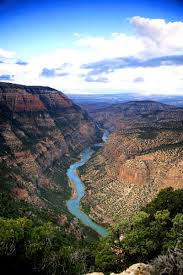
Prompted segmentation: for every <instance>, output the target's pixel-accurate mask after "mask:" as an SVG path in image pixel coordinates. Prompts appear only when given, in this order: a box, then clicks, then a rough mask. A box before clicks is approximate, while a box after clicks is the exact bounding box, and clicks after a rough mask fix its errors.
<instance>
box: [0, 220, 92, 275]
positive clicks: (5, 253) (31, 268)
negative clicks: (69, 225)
mask: <svg viewBox="0 0 183 275" xmlns="http://www.w3.org/2000/svg"><path fill="white" fill-rule="evenodd" d="M83 255H84V257H83V258H82V256H83ZM92 261H93V262H94V256H92V254H91V253H89V248H86V247H85V245H84V244H83V243H79V242H76V240H75V239H73V238H71V237H70V236H68V235H67V236H66V235H64V234H63V232H62V231H61V229H60V228H59V227H56V226H54V225H53V224H51V223H50V222H48V223H44V224H40V225H35V224H34V223H33V222H32V221H31V220H30V219H27V218H18V219H5V218H0V262H1V271H3V270H4V271H5V273H4V274H19V275H21V274H22V275H23V274H69V275H72V274H83V273H84V272H86V270H87V269H88V268H89V266H91V265H92Z"/></svg>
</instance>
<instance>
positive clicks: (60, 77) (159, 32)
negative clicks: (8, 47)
mask: <svg viewBox="0 0 183 275" xmlns="http://www.w3.org/2000/svg"><path fill="white" fill-rule="evenodd" d="M129 24H131V26H132V28H133V29H134V32H133V33H129V34H126V33H123V32H121V33H112V34H111V35H110V34H109V36H108V38H106V37H96V36H95V37H93V36H87V37H86V36H83V35H82V34H78V33H75V34H74V36H73V39H74V41H75V48H60V49H55V50H53V51H51V52H48V53H44V54H41V55H39V56H32V57H30V58H29V60H28V64H18V63H20V62H23V61H21V57H18V58H20V59H17V56H16V55H15V54H14V53H11V52H8V51H5V50H2V49H0V60H1V61H2V62H3V63H1V64H0V75H10V76H13V75H14V81H15V82H18V83H22V84H29V85H30V84H31V85H34V84H35V85H37V84H39V85H47V86H52V87H54V88H57V89H61V90H65V91H72V92H86V91H87V92H103V91H104V92H108V91H109V92H111V91H114V92H115V91H117V92H119V91H133V92H142V93H167V94H168V93H182V80H181V79H182V71H183V22H167V21H165V20H164V19H151V18H144V17H140V16H135V17H132V18H131V19H130V20H129ZM15 57H16V59H15ZM7 60H8V62H7ZM16 60H19V61H17V62H16ZM16 63H17V64H16ZM17 65H24V66H17ZM25 65H26V66H25ZM53 80H54V81H53Z"/></svg>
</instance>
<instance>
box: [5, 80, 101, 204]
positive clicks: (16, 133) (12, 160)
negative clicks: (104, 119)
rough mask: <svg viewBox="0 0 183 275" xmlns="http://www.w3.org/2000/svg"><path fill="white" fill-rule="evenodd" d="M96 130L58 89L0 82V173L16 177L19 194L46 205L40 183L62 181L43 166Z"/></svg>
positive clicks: (74, 148) (83, 142) (15, 188)
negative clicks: (47, 173)
mask: <svg viewBox="0 0 183 275" xmlns="http://www.w3.org/2000/svg"><path fill="white" fill-rule="evenodd" d="M98 134H99V133H98V130H97V128H96V126H95V123H94V122H93V120H92V119H91V118H90V117H89V116H88V115H87V113H86V112H85V111H84V110H82V109H81V108H80V107H78V106H77V105H75V104H74V103H73V102H72V101H71V100H70V99H69V98H68V97H66V96H65V95H64V94H63V93H62V92H59V91H57V90H55V89H52V88H49V87H37V86H23V85H16V84H11V83H3V82H0V173H1V175H3V176H4V177H6V178H10V179H11V180H13V181H14V183H15V184H14V186H12V192H13V194H14V195H15V196H17V197H18V198H19V199H21V200H25V201H27V202H30V203H34V204H36V205H38V206H39V207H46V201H45V200H42V198H41V196H40V195H39V190H38V189H39V187H44V188H49V189H56V190H58V189H60V188H61V187H60V186H58V185H57V186H56V184H55V182H54V181H51V180H50V179H48V178H47V177H46V175H45V173H44V172H45V171H47V170H48V168H51V167H52V166H53V164H54V163H56V162H57V161H58V160H62V159H64V157H65V156H70V155H72V154H73V153H74V154H76V153H78V152H79V151H81V150H82V149H83V148H84V147H85V146H87V145H88V144H90V143H93V142H94V141H96V139H97V136H98ZM1 184H2V185H3V183H1Z"/></svg>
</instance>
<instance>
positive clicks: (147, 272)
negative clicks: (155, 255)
mask: <svg viewBox="0 0 183 275" xmlns="http://www.w3.org/2000/svg"><path fill="white" fill-rule="evenodd" d="M153 272H154V268H153V266H151V265H148V264H143V263H138V264H134V265H132V266H130V267H129V268H128V269H127V270H125V271H123V272H121V273H110V275H151V274H153ZM86 275H104V273H102V272H94V273H88V274H86Z"/></svg>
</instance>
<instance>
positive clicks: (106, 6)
mask: <svg viewBox="0 0 183 275" xmlns="http://www.w3.org/2000/svg"><path fill="white" fill-rule="evenodd" d="M0 14H1V16H0V26H1V35H0V61H1V62H0V80H1V79H3V80H5V79H6V76H7V81H13V80H14V81H18V82H21V83H25V84H40V85H41V84H42V85H47V84H49V85H51V86H55V87H56V88H58V89H64V90H65V91H68V92H70V91H71V92H72V91H73V90H74V91H76V92H80V91H82V92H87V91H89V92H92V91H94V92H97V91H99V92H101V91H104V92H105V91H111V90H112V91H113V90H114V91H120V90H121V91H123V85H122V84H125V85H124V87H125V88H124V90H125V91H126V90H127V89H128V85H127V82H128V79H129V80H130V72H129V69H131V80H130V81H131V82H133V85H131V84H132V83H131V84H130V83H129V91H134V89H137V90H139V91H142V92H145V91H146V88H145V84H144V83H145V79H146V78H148V76H147V75H146V72H145V71H143V70H138V68H137V67H136V66H131V68H130V66H121V65H120V64H121V63H120V64H119V66H118V65H117V67H120V66H121V67H120V69H121V72H120V73H121V74H120V75H121V76H122V78H124V79H123V80H124V83H123V81H122V79H121V82H119V85H118V86H116V85H114V89H113V88H112V87H113V86H112V83H113V82H112V81H115V79H116V78H117V77H119V75H117V74H119V69H118V72H116V70H113V69H114V68H113V67H112V68H111V75H109V73H108V74H107V75H106V72H105V71H102V74H101V75H98V76H97V78H91V77H92V76H91V73H92V72H91V70H92V69H93V68H90V64H93V63H97V64H98V65H100V64H104V63H105V62H107V64H108V66H110V65H109V64H113V59H115V62H118V60H120V62H121V59H120V58H127V57H128V58H132V61H133V58H135V59H138V62H139V63H140V64H141V66H139V67H140V68H142V69H143V68H146V71H148V70H150V71H151V72H152V70H155V69H157V70H159V69H160V67H161V66H162V64H161V62H160V63H159V65H158V66H153V67H152V66H147V64H149V63H148V60H152V59H156V58H160V57H162V60H165V61H166V58H167V56H173V57H174V56H175V55H176V56H177V55H178V56H180V60H181V61H180V62H178V63H181V62H182V55H183V42H182V41H179V40H180V38H178V37H179V34H180V35H181V34H182V28H183V23H182V22H183V4H182V3H181V1H172V0H166V1H165V0H164V1H163V0H159V1H157V0H154V1H145V0H144V1H133V0H128V1H126V0H124V1H122V0H121V1H118V0H108V1H107V0H106V1H103V0H102V1H100V0H98V1H95V0H93V1H86V0H85V1H84V0H72V1H68V0H60V1H55V0H52V1H48V0H42V1H39V0H37V1H36V0H30V1H29V0H26V1H25V0H24V1H22V0H17V1H16V0H0ZM143 18H144V20H143ZM158 19H160V20H164V22H163V21H157V20H158ZM153 20H155V21H153ZM169 23H172V25H171V26H170V24H169ZM161 29H163V32H162V35H161V33H160V30H161ZM173 29H175V30H176V33H177V29H178V31H179V32H178V33H177V34H176V38H175V40H176V41H175V45H173V43H171V41H173V40H174V33H175V32H174V30H173ZM155 36H156V37H155ZM161 37H162V41H160V39H161ZM135 39H136V40H135ZM182 39H183V38H182ZM164 41H165V42H164ZM130 42H131V43H133V42H134V49H131V50H129V52H128V51H126V48H129V45H130ZM117 43H119V46H120V43H121V51H120V47H118V48H117ZM136 43H137V48H138V47H139V51H137V49H136V45H135V44H136ZM158 43H159V44H160V45H159V47H160V51H159V53H158V48H155V46H154V44H156V45H157V44H158ZM166 43H167V44H166ZM142 44H143V45H142ZM171 44H172V45H171ZM148 45H149V49H150V50H149V53H148V51H147V49H148ZM110 47H111V48H110ZM143 47H144V48H143ZM130 48H131V46H130ZM103 49H104V51H103ZM106 49H108V52H107V50H106ZM113 49H114V50H116V54H115V53H114V54H113V55H112V54H111V51H113ZM104 52H105V54H104ZM77 57H78V59H80V62H79V60H78V59H77ZM59 58H60V63H59V62H58V59H59ZM178 58H179V57H175V59H176V60H177V59H178ZM53 59H55V62H52V61H53ZM72 60H73V62H72ZM106 60H107V61H106ZM132 61H130V62H132ZM171 62H172V59H171V61H170V60H169V65H167V64H168V63H167V64H166V65H167V66H166V68H164V70H165V71H166V72H167V76H168V73H171V74H172V68H173V66H174V67H176V68H174V69H175V71H176V74H177V70H178V71H179V70H180V69H181V64H182V63H183V62H182V63H181V64H178V65H177V64H175V63H171ZM170 63H171V64H170ZM66 64H67V65H66ZM87 64H88V67H87ZM144 64H145V65H144ZM163 66H165V65H163ZM167 67H169V68H167ZM31 68H32V69H31ZM33 70H35V71H36V73H37V76H36V75H34V76H33V75H32V71H33ZM49 70H50V71H49ZM87 70H88V71H87ZM112 70H113V71H112ZM109 71H110V68H109ZM150 71H149V74H150V73H151V72H150ZM45 72H46V74H45ZM153 72H154V71H153ZM158 72H159V71H157V73H158ZM112 73H113V76H112ZM115 73H116V75H115ZM28 74H29V75H28ZM69 74H70V75H69ZM127 75H128V77H127ZM162 75H163V73H162ZM178 75H179V73H178ZM10 76H11V77H10ZM123 76H124V77H123ZM64 77H65V78H64ZM182 78H183V76H182ZM112 79H113V80H112ZM135 79H141V80H142V79H144V81H135ZM100 80H101V81H100ZM180 80H181V78H180ZM31 81H32V82H33V83H31ZM71 81H73V87H72V85H70V83H71ZM152 81H154V80H152ZM67 82H68V85H67ZM178 82H179V80H176V85H175V89H174V85H172V88H173V89H174V91H173V92H178V93H180V92H182V90H181V87H179V85H180V84H178ZM52 83H53V85H52ZM120 83H121V84H120ZM180 83H181V82H180ZM81 84H82V85H81ZM89 85H90V86H89ZM120 85H121V88H120ZM143 85H144V86H143ZM177 85H178V87H177ZM160 86H162V85H160ZM154 88H156V87H153V89H154ZM165 90H167V88H165V87H157V89H156V92H157V93H158V92H159V93H160V92H162V93H165ZM112 91H111V92H112ZM147 92H150V91H147Z"/></svg>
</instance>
